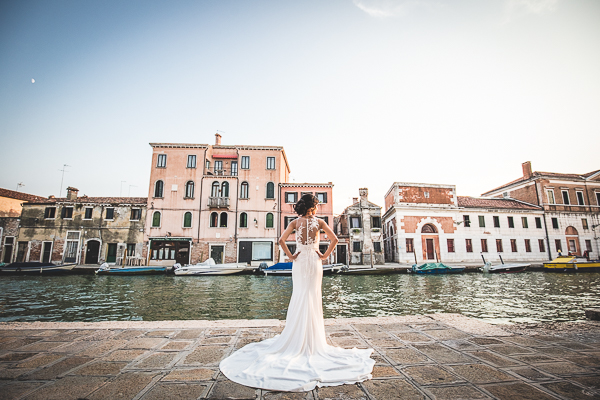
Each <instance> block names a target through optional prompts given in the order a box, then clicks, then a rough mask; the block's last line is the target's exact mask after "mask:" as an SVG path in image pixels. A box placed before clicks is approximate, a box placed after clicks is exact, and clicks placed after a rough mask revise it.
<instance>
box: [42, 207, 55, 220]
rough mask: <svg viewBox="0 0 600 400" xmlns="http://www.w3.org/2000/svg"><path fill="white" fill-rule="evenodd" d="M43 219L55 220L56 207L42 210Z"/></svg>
mask: <svg viewBox="0 0 600 400" xmlns="http://www.w3.org/2000/svg"><path fill="white" fill-rule="evenodd" d="M44 218H46V219H51V218H56V207H46V210H44Z"/></svg>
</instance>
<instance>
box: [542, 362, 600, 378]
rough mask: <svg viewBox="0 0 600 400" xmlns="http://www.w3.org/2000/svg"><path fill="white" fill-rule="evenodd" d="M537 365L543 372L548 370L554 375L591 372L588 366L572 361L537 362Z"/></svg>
mask: <svg viewBox="0 0 600 400" xmlns="http://www.w3.org/2000/svg"><path fill="white" fill-rule="evenodd" d="M535 367H536V368H537V369H539V370H541V371H543V372H548V373H550V374H552V375H559V376H568V375H573V374H589V373H590V370H589V369H588V368H582V367H580V366H578V365H575V364H573V363H570V362H555V363H545V364H536V365H535Z"/></svg>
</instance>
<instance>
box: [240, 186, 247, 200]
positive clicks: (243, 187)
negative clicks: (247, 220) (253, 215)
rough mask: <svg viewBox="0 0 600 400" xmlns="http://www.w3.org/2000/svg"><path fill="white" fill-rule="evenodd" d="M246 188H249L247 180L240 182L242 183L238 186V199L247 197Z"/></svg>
mask: <svg viewBox="0 0 600 400" xmlns="http://www.w3.org/2000/svg"><path fill="white" fill-rule="evenodd" d="M248 189H249V185H248V182H242V185H241V186H240V199H247V198H248Z"/></svg>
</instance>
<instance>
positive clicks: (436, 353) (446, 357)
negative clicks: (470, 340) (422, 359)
mask: <svg viewBox="0 0 600 400" xmlns="http://www.w3.org/2000/svg"><path fill="white" fill-rule="evenodd" d="M414 347H415V348H416V349H417V350H419V351H420V352H422V353H425V355H426V356H427V357H429V358H433V359H434V360H435V361H437V362H440V363H443V364H456V363H468V362H473V361H475V360H473V359H472V358H471V357H468V356H466V355H464V354H463V353H460V352H458V351H455V350H452V349H449V348H447V347H445V346H442V345H440V344H438V343H434V344H424V345H417V344H415V345H414Z"/></svg>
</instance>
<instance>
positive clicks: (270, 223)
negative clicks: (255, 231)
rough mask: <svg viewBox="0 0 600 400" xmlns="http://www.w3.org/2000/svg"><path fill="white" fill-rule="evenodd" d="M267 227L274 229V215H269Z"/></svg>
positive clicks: (266, 222)
mask: <svg viewBox="0 0 600 400" xmlns="http://www.w3.org/2000/svg"><path fill="white" fill-rule="evenodd" d="M265 227H266V228H272V227H273V213H267V219H266V221H265Z"/></svg>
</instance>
